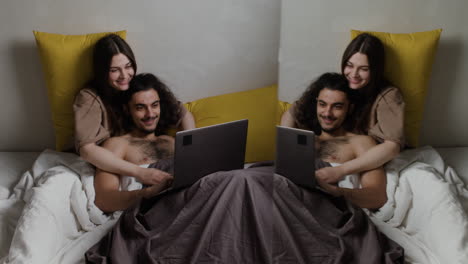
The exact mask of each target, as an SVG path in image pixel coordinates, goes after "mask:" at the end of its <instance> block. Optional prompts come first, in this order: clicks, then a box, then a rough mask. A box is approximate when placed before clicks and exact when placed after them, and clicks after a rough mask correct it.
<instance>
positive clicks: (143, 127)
mask: <svg viewBox="0 0 468 264" xmlns="http://www.w3.org/2000/svg"><path fill="white" fill-rule="evenodd" d="M159 100H160V99H159V95H158V92H156V91H155V90H154V89H150V90H146V91H141V92H137V93H135V94H133V96H132V99H131V100H130V102H129V103H128V110H129V112H130V116H131V118H132V120H133V123H134V124H135V127H136V128H137V129H138V130H139V131H141V132H143V133H145V134H150V133H153V132H154V131H155V130H156V126H157V125H158V121H159V114H160V113H161V108H160V105H159Z"/></svg>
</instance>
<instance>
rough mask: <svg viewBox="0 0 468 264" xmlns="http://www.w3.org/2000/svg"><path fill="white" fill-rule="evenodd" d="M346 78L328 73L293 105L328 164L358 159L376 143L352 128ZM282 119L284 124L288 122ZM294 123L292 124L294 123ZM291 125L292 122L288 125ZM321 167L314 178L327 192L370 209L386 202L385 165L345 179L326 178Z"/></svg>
mask: <svg viewBox="0 0 468 264" xmlns="http://www.w3.org/2000/svg"><path fill="white" fill-rule="evenodd" d="M352 92H353V91H352V90H351V89H350V88H349V87H348V82H347V81H346V78H345V77H344V76H342V75H341V74H338V73H325V74H323V75H321V76H320V77H318V78H317V79H316V80H315V81H314V82H312V83H311V84H310V86H309V87H308V88H307V90H306V91H305V92H304V94H303V95H302V96H301V98H300V99H299V100H298V101H297V102H296V103H295V104H294V109H295V110H292V112H291V111H290V112H289V113H290V114H291V116H292V117H294V118H293V119H290V120H289V121H290V122H294V123H295V126H297V127H300V128H302V129H307V130H313V131H314V132H315V133H316V135H318V137H317V144H316V145H317V146H316V147H317V154H318V155H317V157H318V158H320V159H321V160H322V161H325V162H327V163H328V164H333V165H337V164H341V163H344V162H346V161H349V160H352V159H355V158H357V157H359V156H360V155H362V154H363V153H365V152H366V151H367V150H368V149H369V148H371V147H373V146H375V145H376V142H375V140H374V139H373V138H372V137H370V136H366V135H357V134H354V133H351V132H349V131H350V122H353V119H352V118H353V115H352V110H353V107H354V106H353V100H352V99H353V94H352ZM286 121H287V120H284V118H283V120H282V124H283V125H286V126H287V125H288V124H287V122H286ZM294 123H293V124H294ZM289 125H291V124H289ZM322 171H323V168H322V169H319V170H317V171H316V173H315V178H316V180H317V182H318V183H319V185H320V186H321V187H322V189H324V190H325V191H327V192H329V193H331V194H333V195H334V196H343V197H344V198H346V199H347V200H349V201H350V202H351V203H353V204H355V205H357V206H359V207H362V208H369V209H378V208H380V207H381V206H383V205H384V204H385V202H386V201H387V195H386V176H385V171H384V170H383V168H382V167H379V168H376V169H373V170H369V171H365V172H363V173H361V174H359V175H357V174H353V175H348V176H346V177H345V178H344V179H329V178H327V177H324V176H323V175H322V174H321V172H322Z"/></svg>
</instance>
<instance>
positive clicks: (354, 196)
mask: <svg viewBox="0 0 468 264" xmlns="http://www.w3.org/2000/svg"><path fill="white" fill-rule="evenodd" d="M373 146H375V141H374V140H373V139H372V138H370V137H368V136H357V137H355V138H353V139H352V142H351V147H352V148H353V151H354V152H355V154H356V156H357V157H360V156H362V155H364V153H366V151H367V150H368V149H370V148H372V147H373ZM317 181H318V183H319V185H320V186H321V187H322V188H323V189H324V190H326V191H327V192H329V193H331V194H332V195H335V196H344V197H345V198H346V199H348V200H349V201H350V202H351V203H352V204H355V205H357V206H359V207H362V208H368V209H378V208H380V207H382V206H383V205H384V204H385V203H386V202H387V178H386V175H385V170H384V169H383V168H382V167H379V168H376V169H373V170H369V171H366V172H363V173H362V174H361V176H360V183H361V187H362V188H361V189H347V188H340V187H338V186H336V185H331V184H328V183H326V182H325V181H323V180H321V179H319V178H317Z"/></svg>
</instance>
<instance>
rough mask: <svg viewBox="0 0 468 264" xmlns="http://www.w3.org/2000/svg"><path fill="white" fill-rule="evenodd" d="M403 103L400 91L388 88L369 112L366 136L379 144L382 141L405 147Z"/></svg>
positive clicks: (378, 97)
mask: <svg viewBox="0 0 468 264" xmlns="http://www.w3.org/2000/svg"><path fill="white" fill-rule="evenodd" d="M404 120H405V102H404V100H403V95H402V94H401V92H400V90H399V89H398V88H396V87H392V86H390V87H388V88H386V89H385V90H383V91H382V92H381V93H380V94H379V95H378V96H377V98H376V99H375V102H374V104H373V105H372V109H371V112H370V118H369V130H368V135H369V136H371V137H373V138H374V139H375V140H377V141H378V142H379V143H381V142H383V141H384V140H390V141H393V142H396V143H398V144H399V145H400V148H401V149H403V148H404V146H405V131H404Z"/></svg>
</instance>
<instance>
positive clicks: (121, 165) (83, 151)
mask: <svg viewBox="0 0 468 264" xmlns="http://www.w3.org/2000/svg"><path fill="white" fill-rule="evenodd" d="M80 156H81V157H82V158H83V159H84V160H86V161H87V162H89V163H91V164H93V165H94V166H96V167H97V168H100V169H101V170H104V171H108V172H111V173H115V174H118V175H126V176H133V177H135V178H136V179H138V180H139V181H140V182H142V183H144V184H147V185H153V184H159V183H161V181H162V180H163V179H165V178H166V177H167V176H168V175H169V174H168V173H166V172H163V171H161V170H157V169H152V168H142V167H140V166H138V165H135V164H133V163H130V162H128V161H125V160H123V159H122V158H120V157H118V156H117V155H115V154H114V153H113V152H111V151H110V150H108V149H106V148H104V147H101V146H98V145H96V144H95V143H89V144H86V145H84V146H82V147H81V148H80Z"/></svg>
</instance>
